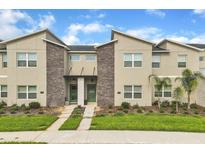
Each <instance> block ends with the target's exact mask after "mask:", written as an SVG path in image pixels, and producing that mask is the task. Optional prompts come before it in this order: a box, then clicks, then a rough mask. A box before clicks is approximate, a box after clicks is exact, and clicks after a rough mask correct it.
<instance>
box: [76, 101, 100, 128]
mask: <svg viewBox="0 0 205 154" xmlns="http://www.w3.org/2000/svg"><path fill="white" fill-rule="evenodd" d="M95 107H96V105H95V104H88V105H86V108H85V112H84V115H83V120H82V121H81V123H80V125H79V127H78V130H89V128H90V125H91V122H92V117H93V115H94V111H95Z"/></svg>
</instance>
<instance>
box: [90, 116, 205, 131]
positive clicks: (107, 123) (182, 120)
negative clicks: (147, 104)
mask: <svg viewBox="0 0 205 154" xmlns="http://www.w3.org/2000/svg"><path fill="white" fill-rule="evenodd" d="M90 129H92V130H153V131H154V130H155V131H184V132H205V117H202V116H190V115H164V114H153V113H152V114H151V113H150V114H127V115H123V116H112V115H108V116H98V117H94V118H93V120H92V124H91V127H90Z"/></svg>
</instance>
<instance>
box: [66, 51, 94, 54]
mask: <svg viewBox="0 0 205 154" xmlns="http://www.w3.org/2000/svg"><path fill="white" fill-rule="evenodd" d="M68 53H69V54H72V53H74V54H75V53H76V54H77V53H78V54H87V53H96V51H68Z"/></svg>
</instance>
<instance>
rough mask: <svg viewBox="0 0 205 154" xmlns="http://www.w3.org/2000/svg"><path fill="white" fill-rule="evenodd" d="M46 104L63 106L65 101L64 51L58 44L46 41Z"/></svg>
mask: <svg viewBox="0 0 205 154" xmlns="http://www.w3.org/2000/svg"><path fill="white" fill-rule="evenodd" d="M46 49H47V52H46V60H47V62H46V63H47V106H63V105H64V103H65V81H64V77H63V76H64V52H65V49H64V48H63V47H60V46H58V45H55V44H52V43H49V42H47V43H46Z"/></svg>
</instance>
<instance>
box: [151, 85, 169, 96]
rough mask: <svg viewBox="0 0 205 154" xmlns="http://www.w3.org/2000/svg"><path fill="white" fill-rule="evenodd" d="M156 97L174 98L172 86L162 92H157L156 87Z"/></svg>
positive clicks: (163, 88)
mask: <svg viewBox="0 0 205 154" xmlns="http://www.w3.org/2000/svg"><path fill="white" fill-rule="evenodd" d="M154 96H155V97H172V86H171V85H169V86H166V87H162V90H161V91H158V90H157V86H156V85H155V93H154Z"/></svg>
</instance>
